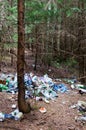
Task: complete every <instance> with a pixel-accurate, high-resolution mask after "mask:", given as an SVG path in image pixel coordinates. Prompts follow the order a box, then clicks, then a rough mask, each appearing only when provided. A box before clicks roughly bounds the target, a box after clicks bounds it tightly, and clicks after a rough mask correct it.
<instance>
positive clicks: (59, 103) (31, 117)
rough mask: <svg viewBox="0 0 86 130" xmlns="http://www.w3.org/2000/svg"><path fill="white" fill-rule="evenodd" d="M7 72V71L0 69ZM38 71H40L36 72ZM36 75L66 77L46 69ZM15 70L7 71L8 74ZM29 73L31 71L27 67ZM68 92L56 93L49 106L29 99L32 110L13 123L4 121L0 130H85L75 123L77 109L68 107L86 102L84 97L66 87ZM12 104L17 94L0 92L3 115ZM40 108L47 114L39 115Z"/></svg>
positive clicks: (61, 72)
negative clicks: (79, 102)
mask: <svg viewBox="0 0 86 130" xmlns="http://www.w3.org/2000/svg"><path fill="white" fill-rule="evenodd" d="M2 70H3V71H4V72H7V69H6V68H4V69H2ZM38 70H40V71H38ZM38 70H37V72H34V73H36V74H44V73H48V74H49V76H51V77H68V76H69V75H68V73H67V72H66V71H65V70H62V69H61V70H60V69H54V68H51V71H48V69H47V68H46V69H45V68H41V69H38ZM14 71H15V70H12V69H9V68H8V72H11V73H12V72H13V73H14ZM29 71H32V69H30V67H29ZM67 86H68V88H69V90H70V91H69V92H67V93H58V97H57V99H56V100H55V101H52V100H50V103H49V104H46V103H45V102H44V101H35V99H30V100H29V102H30V103H31V106H32V108H33V110H32V111H31V112H30V113H28V114H24V117H23V119H22V120H18V121H15V120H14V119H6V120H5V121H3V122H0V130H86V123H82V122H80V121H78V122H76V121H75V117H76V116H78V115H80V113H79V112H78V110H77V109H72V108H70V106H72V105H74V104H76V103H77V102H78V100H82V101H86V95H85V94H83V95H80V94H79V93H78V91H76V90H72V89H71V88H70V85H67ZM12 104H17V94H15V95H12V94H10V93H6V92H0V111H1V112H4V113H10V112H12V111H13V110H12ZM40 107H45V108H46V110H47V112H46V113H41V112H40V111H39V108H40Z"/></svg>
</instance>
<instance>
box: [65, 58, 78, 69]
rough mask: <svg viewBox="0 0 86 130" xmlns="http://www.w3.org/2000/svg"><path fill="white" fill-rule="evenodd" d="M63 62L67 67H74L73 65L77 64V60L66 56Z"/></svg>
mask: <svg viewBox="0 0 86 130" xmlns="http://www.w3.org/2000/svg"><path fill="white" fill-rule="evenodd" d="M64 64H65V65H66V66H68V67H74V66H75V65H77V61H76V60H75V59H74V58H72V57H71V58H68V59H67V60H66V61H65V62H64Z"/></svg>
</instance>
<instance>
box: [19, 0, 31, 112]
mask: <svg viewBox="0 0 86 130" xmlns="http://www.w3.org/2000/svg"><path fill="white" fill-rule="evenodd" d="M24 2H25V1H24V0H18V53H17V73H18V107H19V111H21V112H24V113H27V112H30V110H31V107H30V104H27V103H26V101H25V87H24V51H25V47H24V45H25V37H24Z"/></svg>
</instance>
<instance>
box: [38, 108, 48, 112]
mask: <svg viewBox="0 0 86 130" xmlns="http://www.w3.org/2000/svg"><path fill="white" fill-rule="evenodd" d="M39 111H40V112H41V113H46V112H47V110H46V108H44V107H41V108H40V109H39Z"/></svg>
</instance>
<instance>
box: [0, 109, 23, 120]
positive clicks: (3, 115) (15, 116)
mask: <svg viewBox="0 0 86 130" xmlns="http://www.w3.org/2000/svg"><path fill="white" fill-rule="evenodd" d="M22 118H23V113H22V112H19V110H18V109H15V110H14V111H13V112H11V113H9V114H6V113H2V112H0V121H1V122H2V121H4V120H5V119H14V120H20V119H22Z"/></svg>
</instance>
